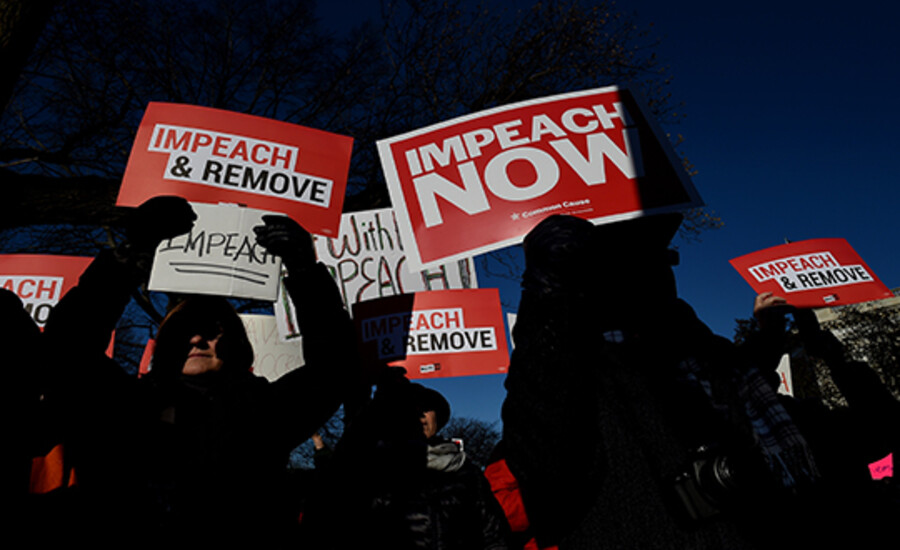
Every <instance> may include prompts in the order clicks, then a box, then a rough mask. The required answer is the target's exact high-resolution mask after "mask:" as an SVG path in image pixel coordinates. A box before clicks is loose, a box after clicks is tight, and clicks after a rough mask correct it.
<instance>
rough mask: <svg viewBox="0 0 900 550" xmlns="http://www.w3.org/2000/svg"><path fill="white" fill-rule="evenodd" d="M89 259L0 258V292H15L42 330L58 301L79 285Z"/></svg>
mask: <svg viewBox="0 0 900 550" xmlns="http://www.w3.org/2000/svg"><path fill="white" fill-rule="evenodd" d="M91 260H92V258H82V257H80V256H54V255H39V254H5V255H0V288H5V289H6V290H9V291H11V292H14V293H15V294H16V295H17V296H18V297H19V299H21V300H22V305H24V306H25V311H27V312H28V313H29V314H30V315H31V317H32V318H33V319H34V322H35V323H37V325H38V326H39V327H43V326H44V323H46V322H47V318H48V317H49V316H50V312H51V311H52V310H53V307H54V306H56V304H57V302H59V299H60V298H62V296H63V295H64V294H65V293H66V292H68V291H69V289H70V288H72V287H74V286H75V285H76V284H77V283H78V277H80V276H81V274H82V272H84V270H85V269H87V266H88V264H90V263H91Z"/></svg>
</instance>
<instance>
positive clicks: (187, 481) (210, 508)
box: [45, 197, 355, 547]
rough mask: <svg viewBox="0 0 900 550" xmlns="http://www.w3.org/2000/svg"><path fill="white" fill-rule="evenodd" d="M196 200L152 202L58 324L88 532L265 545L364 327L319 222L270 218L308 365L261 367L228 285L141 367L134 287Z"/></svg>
mask: <svg viewBox="0 0 900 550" xmlns="http://www.w3.org/2000/svg"><path fill="white" fill-rule="evenodd" d="M194 218H195V216H194V214H193V212H192V210H191V208H190V205H189V204H188V203H187V202H186V201H184V200H182V199H177V198H174V197H157V198H154V199H150V200H149V201H147V202H146V203H144V204H143V205H141V206H140V207H138V208H137V209H136V210H135V211H134V212H133V213H132V214H131V220H130V224H129V228H128V240H127V241H126V242H125V243H123V244H122V245H120V246H119V247H117V248H116V250H113V251H105V252H103V253H101V254H100V255H99V256H98V257H97V258H96V259H95V260H94V262H93V263H92V264H91V265H90V267H88V269H87V270H86V272H85V273H84V275H82V277H81V279H80V280H79V284H78V286H77V287H76V288H74V289H73V290H71V291H70V292H69V293H67V294H66V296H65V297H63V299H62V300H61V301H60V303H59V304H58V305H57V307H56V308H55V309H54V311H53V314H52V316H51V318H50V319H49V320H48V322H47V325H46V333H45V334H46V336H47V338H48V342H49V343H50V344H49V346H50V349H51V350H53V351H54V354H53V357H54V361H55V362H56V364H57V365H58V366H59V367H60V368H59V372H60V376H62V377H63V378H64V379H65V380H66V381H67V383H68V384H69V385H70V391H69V393H70V399H69V407H70V411H71V419H70V422H69V434H68V440H69V441H70V442H71V443H72V446H73V447H74V449H73V451H74V452H75V453H76V454H75V455H74V457H73V458H74V459H75V460H76V461H77V462H76V464H77V467H78V474H79V476H80V477H79V482H80V486H81V490H82V491H83V493H84V497H85V505H84V507H83V510H80V511H81V512H82V514H81V518H82V522H83V524H84V531H85V533H84V535H85V536H90V537H91V540H92V542H94V543H97V544H99V545H104V544H113V543H115V544H117V545H120V544H122V543H123V541H121V540H116V541H115V542H113V541H109V540H104V537H105V535H106V534H107V533H108V531H104V528H105V527H106V526H107V525H116V526H117V529H126V530H130V531H131V532H132V533H133V536H134V538H133V539H131V538H129V540H128V542H127V544H128V545H132V544H137V545H140V544H146V545H147V546H156V545H159V544H163V543H168V542H172V541H176V542H177V544H178V545H181V546H186V545H188V544H189V543H204V544H213V543H226V542H227V543H229V544H248V543H254V544H256V545H260V546H262V547H276V545H277V544H279V543H281V542H284V537H285V536H286V535H287V534H288V530H289V529H290V527H291V526H292V525H294V524H295V522H296V517H295V516H294V515H293V513H292V508H291V507H288V506H286V505H285V504H286V503H285V500H284V499H285V498H287V497H288V495H286V494H283V490H284V488H285V485H284V483H283V480H284V475H285V466H286V464H287V457H288V454H289V452H290V450H291V449H292V448H294V447H295V446H296V445H298V444H299V443H301V442H303V441H304V440H306V439H307V438H309V436H310V435H311V434H312V433H313V432H314V431H315V430H316V429H317V428H318V427H319V426H321V425H322V423H324V422H325V420H327V419H328V418H329V417H330V416H331V415H332V414H333V413H334V412H335V411H336V410H337V408H338V406H339V405H340V402H341V398H342V395H343V390H344V388H345V387H346V385H347V384H348V381H349V380H350V379H351V378H352V375H353V372H354V360H355V356H354V346H353V333H352V325H351V323H350V320H349V318H348V316H347V314H346V312H345V311H344V309H343V307H342V304H341V300H340V296H339V294H338V291H337V288H336V286H335V284H334V281H333V280H332V279H331V277H330V276H329V274H328V272H327V270H326V268H325V267H324V266H323V265H321V264H317V263H316V261H315V255H314V251H313V248H312V240H311V237H310V235H309V234H308V233H307V232H306V231H305V230H304V229H303V228H302V227H300V226H299V225H298V224H297V223H296V222H294V221H292V220H290V219H289V218H287V217H284V216H265V217H264V221H265V225H263V226H259V227H257V228H255V231H256V233H257V241H258V243H259V244H260V245H262V246H264V247H265V248H266V249H267V250H268V251H269V252H270V253H273V254H276V255H279V256H280V257H281V258H282V260H283V263H284V265H285V266H286V267H287V270H288V274H289V276H288V278H287V280H286V286H287V289H288V292H289V293H290V295H291V298H292V299H293V300H294V302H295V304H297V311H298V322H299V324H300V327H301V330H302V331H303V337H304V338H303V345H304V358H305V365H304V366H303V367H302V368H299V369H296V370H294V371H291V372H290V373H288V374H286V375H284V376H282V377H281V378H279V379H277V380H276V381H274V382H269V381H267V380H266V379H264V378H262V377H258V376H255V375H253V374H252V373H251V372H250V368H251V366H252V364H253V349H252V347H251V345H250V342H249V340H248V338H247V334H246V331H245V329H244V325H243V323H242V321H241V319H240V317H239V316H238V315H237V313H236V312H235V310H234V309H233V307H232V306H231V305H230V304H229V302H228V301H227V300H226V299H225V298H223V297H219V296H200V295H196V296H194V295H191V296H187V297H186V298H184V299H183V300H182V301H181V302H180V303H178V304H177V305H176V306H175V307H174V308H172V309H171V311H170V312H169V313H168V315H167V316H166V318H165V319H164V320H163V322H162V323H161V324H160V327H159V330H158V333H157V336H156V347H155V351H154V354H153V359H152V367H151V371H150V373H149V374H148V375H146V376H144V377H142V378H140V379H136V378H134V377H132V376H129V375H127V374H126V373H125V372H124V371H123V370H122V369H121V368H120V367H119V365H117V364H116V363H115V362H114V361H113V360H111V359H109V358H107V357H106V356H105V355H104V354H103V351H104V350H105V349H106V346H107V343H108V341H109V338H110V335H111V332H112V330H113V328H114V327H115V325H116V321H117V320H118V318H119V317H120V316H121V315H122V312H123V309H124V307H125V305H126V303H127V302H128V299H129V293H130V292H131V291H132V290H133V289H134V288H135V287H136V286H137V285H138V284H139V283H141V282H142V281H145V280H146V276H147V269H148V268H149V265H150V261H151V260H152V254H153V251H154V250H155V248H156V246H157V245H158V243H159V242H160V241H161V240H163V239H165V238H171V237H173V236H175V235H178V234H181V233H184V232H186V231H188V230H189V229H190V227H191V225H192V223H193V219H194Z"/></svg>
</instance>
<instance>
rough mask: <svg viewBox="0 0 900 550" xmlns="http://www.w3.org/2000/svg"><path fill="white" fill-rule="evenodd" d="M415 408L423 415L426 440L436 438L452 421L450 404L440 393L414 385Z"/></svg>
mask: <svg viewBox="0 0 900 550" xmlns="http://www.w3.org/2000/svg"><path fill="white" fill-rule="evenodd" d="M412 387H413V388H414V391H413V396H414V397H413V398H414V400H415V406H416V408H417V410H418V411H419V413H420V414H421V421H422V429H423V430H424V432H425V437H426V438H431V437H434V436H435V435H436V434H437V433H438V432H439V431H441V428H443V427H444V426H445V425H446V424H447V421H448V420H450V403H448V402H447V400H446V399H445V398H444V396H443V395H441V394H440V392H438V391H435V390H433V389H431V388H426V387H425V386H422V385H420V384H413V385H412Z"/></svg>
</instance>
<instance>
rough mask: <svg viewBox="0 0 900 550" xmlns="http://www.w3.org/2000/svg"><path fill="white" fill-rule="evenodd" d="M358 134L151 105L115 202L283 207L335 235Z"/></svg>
mask: <svg viewBox="0 0 900 550" xmlns="http://www.w3.org/2000/svg"><path fill="white" fill-rule="evenodd" d="M352 146H353V139H352V138H350V137H346V136H341V135H337V134H332V133H329V132H323V131H321V130H315V129H313V128H306V127H303V126H298V125H296V124H288V123H286V122H281V121H278V120H272V119H267V118H262V117H257V116H252V115H245V114H241V113H234V112H231V111H222V110H219V109H210V108H208V107H197V106H193V105H179V104H172V103H150V104H149V105H147V110H146V112H145V113H144V118H143V119H142V120H141V125H140V127H139V128H138V132H137V135H136V136H135V139H134V145H133V146H132V149H131V156H130V157H129V159H128V166H127V167H126V169H125V176H124V178H123V179H122V187H121V189H120V190H119V198H118V201H117V203H116V204H119V205H123V206H137V205H139V204H141V203H142V202H144V201H145V200H146V199H148V198H150V197H155V196H157V195H177V196H180V197H184V198H186V199H188V200H190V201H194V202H206V203H219V202H227V203H237V204H242V205H244V206H249V207H252V208H257V209H260V210H269V211H272V212H281V213H284V214H286V215H288V216H290V217H292V218H293V219H295V220H296V221H297V222H298V223H300V224H302V225H303V226H304V227H305V228H306V229H307V230H309V231H310V232H312V233H318V234H321V235H326V236H332V235H336V234H337V229H338V225H339V224H340V220H341V210H342V209H343V205H344V193H345V190H346V187H347V172H348V170H349V167H350V151H351V149H352Z"/></svg>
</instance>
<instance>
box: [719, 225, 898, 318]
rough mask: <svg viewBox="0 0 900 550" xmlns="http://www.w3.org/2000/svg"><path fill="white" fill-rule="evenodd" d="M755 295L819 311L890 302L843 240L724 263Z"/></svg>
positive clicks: (806, 244)
mask: <svg viewBox="0 0 900 550" xmlns="http://www.w3.org/2000/svg"><path fill="white" fill-rule="evenodd" d="M730 263H731V265H732V266H733V267H734V268H735V269H736V270H737V271H738V273H740V274H741V276H742V277H743V278H744V280H746V281H747V282H748V283H749V284H750V286H751V287H753V289H754V290H755V291H756V292H757V293H760V294H761V293H763V292H771V293H773V294H775V295H777V296H781V297H783V298H784V299H785V300H787V302H788V303H789V304H791V305H793V306H796V307H825V306H840V305H846V304H855V303H859V302H868V301H871V300H880V299H882V298H890V297H891V296H893V294H891V291H890V289H888V287H887V286H885V284H884V283H882V282H881V281H880V280H879V279H878V277H876V276H875V273H873V272H872V270H871V269H870V268H869V266H868V265H866V263H865V262H864V261H863V260H862V258H860V257H859V254H857V253H856V251H855V250H853V248H852V247H851V246H850V244H849V243H847V241H846V240H845V239H810V240H807V241H798V242H793V243H788V244H783V245H779V246H774V247H772V248H766V249H765V250H758V251H756V252H753V253H751V254H746V255H744V256H740V257H738V258H734V259H733V260H730Z"/></svg>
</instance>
